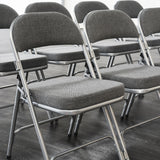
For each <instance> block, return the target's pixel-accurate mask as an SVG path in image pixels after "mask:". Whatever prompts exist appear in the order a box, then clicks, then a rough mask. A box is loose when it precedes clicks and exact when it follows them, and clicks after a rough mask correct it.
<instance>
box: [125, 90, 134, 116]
mask: <svg viewBox="0 0 160 160" xmlns="http://www.w3.org/2000/svg"><path fill="white" fill-rule="evenodd" d="M134 98H135V94H133V93H132V94H131V97H130V100H129V103H128V106H127V110H126V113H125V116H126V118H128V116H129V112H130V110H131V108H132V105H133V102H134Z"/></svg>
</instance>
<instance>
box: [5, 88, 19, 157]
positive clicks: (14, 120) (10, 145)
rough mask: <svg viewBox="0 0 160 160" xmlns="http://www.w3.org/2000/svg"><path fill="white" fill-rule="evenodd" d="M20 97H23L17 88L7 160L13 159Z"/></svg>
mask: <svg viewBox="0 0 160 160" xmlns="http://www.w3.org/2000/svg"><path fill="white" fill-rule="evenodd" d="M19 86H20V85H19ZM20 96H21V93H20V92H19V90H18V87H17V90H16V96H15V102H14V107H13V115H12V120H11V128H10V133H9V141H8V148H7V158H10V157H11V152H12V146H13V142H14V137H15V133H14V131H15V128H16V121H17V115H18V110H19V103H20Z"/></svg>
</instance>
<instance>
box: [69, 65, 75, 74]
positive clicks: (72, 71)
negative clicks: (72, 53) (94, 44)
mask: <svg viewBox="0 0 160 160" xmlns="http://www.w3.org/2000/svg"><path fill="white" fill-rule="evenodd" d="M75 69H76V63H74V64H73V65H72V69H71V73H70V76H74V72H75Z"/></svg>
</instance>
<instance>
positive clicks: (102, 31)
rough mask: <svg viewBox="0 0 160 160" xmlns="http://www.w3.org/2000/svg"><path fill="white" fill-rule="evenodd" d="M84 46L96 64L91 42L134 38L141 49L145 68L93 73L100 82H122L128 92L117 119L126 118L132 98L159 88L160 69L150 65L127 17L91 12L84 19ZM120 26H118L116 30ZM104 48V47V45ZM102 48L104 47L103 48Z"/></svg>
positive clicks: (128, 66) (121, 67) (123, 67)
mask: <svg viewBox="0 0 160 160" xmlns="http://www.w3.org/2000/svg"><path fill="white" fill-rule="evenodd" d="M84 23H85V26H86V32H87V35H88V44H89V47H90V50H91V54H92V59H93V62H94V63H95V66H97V64H96V60H95V58H94V52H93V50H92V46H91V44H90V42H91V43H96V42H97V41H103V40H106V39H109V38H137V39H138V41H139V44H140V46H141V50H142V53H143V55H144V58H145V61H146V63H147V65H140V64H126V65H119V66H115V67H111V68H110V69H108V70H107V69H101V70H100V72H101V74H100V72H99V70H98V67H97V72H98V73H99V75H100V76H102V78H103V79H110V80H115V81H119V82H122V83H124V85H125V91H126V92H127V93H128V97H127V100H126V103H125V105H124V108H123V111H122V114H121V117H122V118H124V116H126V117H128V115H129V112H130V109H131V106H132V104H133V102H134V99H135V96H136V95H140V94H146V93H149V92H152V91H155V90H158V89H159V88H160V69H159V68H158V67H152V66H150V63H149V61H148V58H147V56H146V52H145V50H144V46H143V43H142V42H141V38H140V36H139V33H138V31H137V28H136V26H135V25H134V23H133V21H132V20H131V18H130V17H129V16H128V15H127V14H125V13H124V12H122V11H118V10H114V11H93V12H91V13H89V14H88V15H87V17H86V18H85V22H84ZM119 26H121V27H119ZM106 46H107V44H106ZM106 46H105V45H104V48H105V47H106Z"/></svg>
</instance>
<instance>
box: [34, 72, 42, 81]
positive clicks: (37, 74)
mask: <svg viewBox="0 0 160 160" xmlns="http://www.w3.org/2000/svg"><path fill="white" fill-rule="evenodd" d="M35 72H36V76H37V79H38V81H41V78H40V76H39V73H38V71H35Z"/></svg>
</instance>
